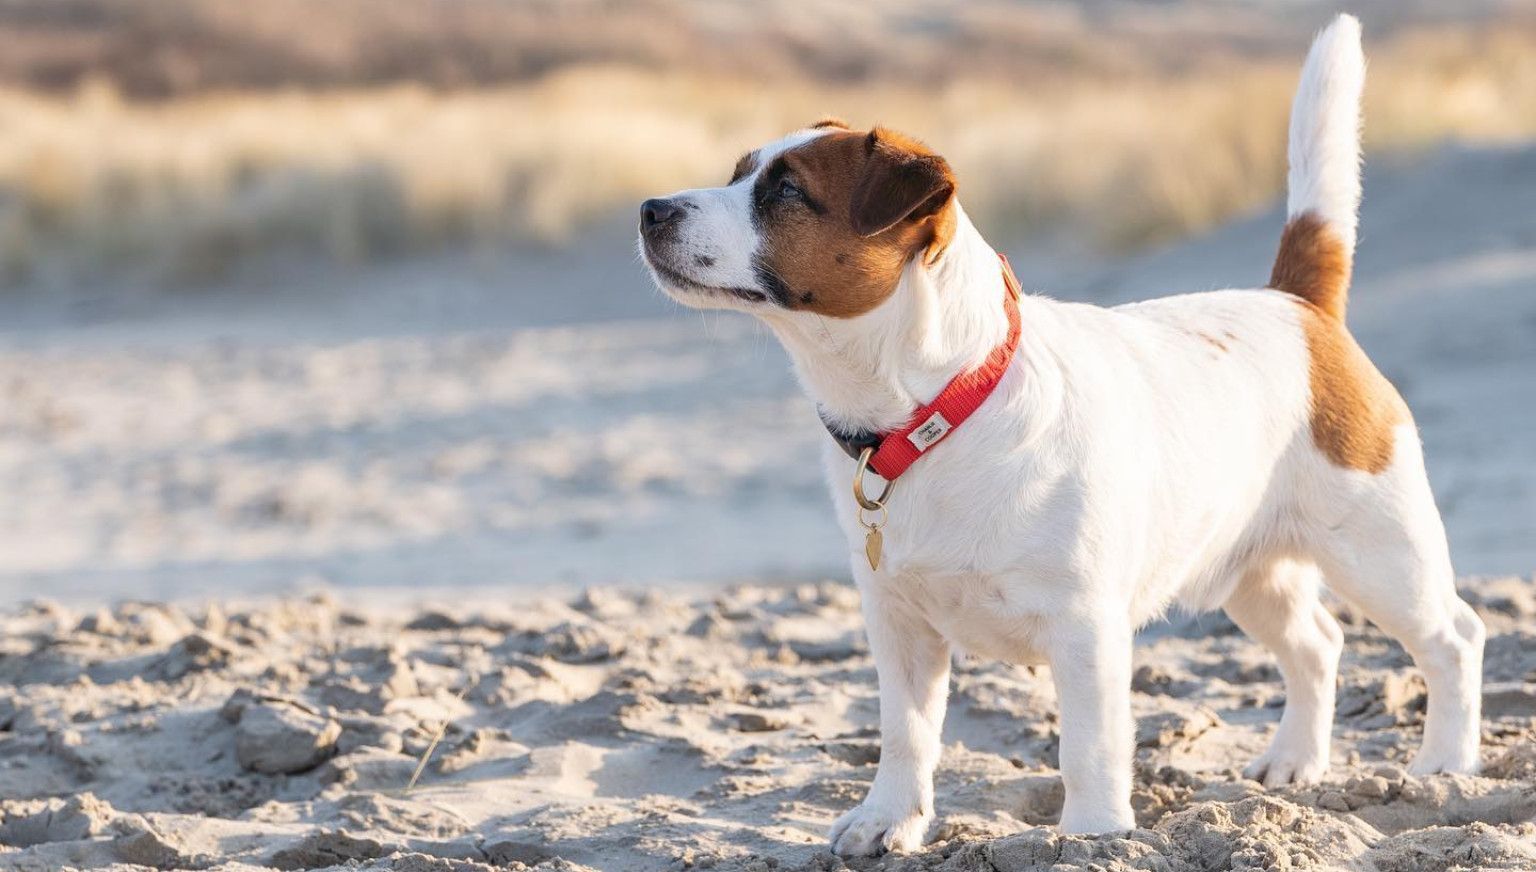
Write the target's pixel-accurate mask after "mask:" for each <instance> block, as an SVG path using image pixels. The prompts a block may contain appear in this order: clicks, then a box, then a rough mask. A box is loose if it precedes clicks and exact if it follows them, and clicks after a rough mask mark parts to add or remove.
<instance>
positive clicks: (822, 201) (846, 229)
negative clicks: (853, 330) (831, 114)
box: [755, 128, 955, 318]
mask: <svg viewBox="0 0 1536 872" xmlns="http://www.w3.org/2000/svg"><path fill="white" fill-rule="evenodd" d="M784 178H788V179H789V180H790V181H791V182H792V183H793V184H794V185H795V186H796V187H797V188H799V189H800V190H801V191H803V193H804V196H803V198H800V199H798V200H796V201H793V202H775V201H773V199H772V197H773V193H774V189H775V186H777V185H778V184H779V182H780V180H782V179H784ZM758 184H759V186H760V190H759V191H758V192H757V193H756V195H755V196H758V197H760V198H761V200H760V202H759V204H758V206H757V207H756V208H757V222H758V226H759V232H760V233H761V237H762V239H763V247H762V251H761V253H760V254H759V255H758V258H757V261H758V270H759V274H760V275H761V276H762V278H763V282H764V284H765V285H768V286H770V287H772V288H773V289H774V291H775V297H776V298H777V299H778V300H779V301H780V302H781V303H782V304H783V305H785V306H787V307H789V308H792V309H802V310H806V311H811V312H817V313H819V314H822V315H827V316H830V317H833V318H852V317H855V316H858V315H862V314H864V313H865V312H868V311H870V310H871V309H874V308H875V307H876V306H878V305H880V304H881V303H882V302H884V301H885V299H886V298H887V297H889V296H890V295H891V293H892V292H893V291H895V289H896V285H897V283H898V281H899V280H900V278H901V272H902V270H903V269H904V268H905V267H906V264H907V262H908V261H909V260H911V259H912V258H913V257H914V256H922V257H925V258H928V259H930V260H931V259H932V258H934V257H936V256H937V255H938V254H939V253H940V252H942V250H943V248H944V246H946V245H947V244H948V243H949V240H950V239H951V238H953V235H954V221H955V217H954V209H953V207H952V204H953V194H954V187H955V182H954V176H953V174H951V173H950V171H949V166H948V164H946V163H945V162H944V159H943V158H941V157H939V156H938V155H936V154H934V153H933V152H932V151H930V150H929V149H927V148H926V147H925V146H923V145H922V144H921V143H919V142H917V141H916V140H912V139H908V138H907V137H904V136H901V135H900V134H896V133H892V132H890V131H886V130H881V129H876V130H875V131H872V132H870V133H859V132H854V131H849V130H842V129H838V128H833V129H832V130H831V132H828V133H826V134H823V135H822V136H819V137H817V138H815V139H813V140H811V141H810V142H807V143H806V144H804V145H801V146H798V147H796V148H793V149H790V150H789V151H786V152H784V153H783V154H782V155H780V156H779V157H778V158H776V159H775V160H774V162H773V163H771V164H770V165H769V166H768V167H766V168H765V169H764V170H763V173H762V175H761V176H760V177H759V182H758Z"/></svg>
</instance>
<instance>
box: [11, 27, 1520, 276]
mask: <svg viewBox="0 0 1536 872" xmlns="http://www.w3.org/2000/svg"><path fill="white" fill-rule="evenodd" d="M1365 5H1366V9H1365V13H1366V15H1365V18H1366V27H1367V34H1368V37H1370V38H1371V44H1370V45H1368V52H1369V53H1370V58H1371V73H1370V83H1369V86H1368V93H1367V108H1366V115H1367V125H1366V135H1367V144H1368V148H1370V149H1371V150H1373V151H1376V152H1383V151H1394V150H1403V149H1418V148H1423V147H1426V146H1429V145H1432V144H1434V143H1437V142H1441V141H1444V140H1447V139H1459V140H1466V141H1479V142H1480V141H1505V140H1512V139H1521V138H1528V137H1531V136H1533V135H1536V16H1533V15H1532V14H1531V9H1530V7H1529V6H1526V5H1521V4H1514V5H1510V4H1495V3H1486V4H1484V3H1476V2H1469V3H1468V4H1466V5H1465V6H1464V7H1460V8H1458V10H1457V18H1456V20H1454V21H1446V20H1442V19H1444V18H1445V17H1446V16H1445V15H1444V12H1443V10H1439V7H1437V6H1435V5H1433V4H1426V5H1425V6H1423V7H1420V6H1417V5H1415V4H1411V3H1384V2H1376V3H1367V4H1365ZM1287 10H1289V12H1288V13H1287V14H1282V13H1286V11H1287ZM1437 10H1438V11H1437ZM1312 11H1313V12H1315V13H1316V14H1315V15H1313V16H1312V17H1310V18H1309V17H1307V16H1306V15H1299V14H1296V13H1295V7H1294V5H1293V4H1285V3H1256V4H1210V3H1200V2H1183V3H1169V4H1152V5H1148V4H1140V3H1127V2H1108V0H1106V2H1082V3H1062V2H1054V3H1052V2H1043V0H1040V2H1023V3H1004V2H978V3H969V4H962V3H958V2H948V3H946V2H937V3H935V2H929V3H921V4H920V3H915V2H914V3H910V4H909V3H905V2H901V0H883V2H878V3H873V4H866V3H854V2H851V0H848V2H832V3H826V4H818V5H814V6H811V5H807V4H795V3H788V2H762V3H750V2H748V0H720V2H706V0H677V2H661V0H640V2H632V3H609V2H597V0H547V2H531V0H530V2H492V0H390V2H379V0H328V2H324V3H320V2H314V0H259V2H251V0H196V2H193V0H33V2H16V0H0V282H6V283H36V282H41V283H44V284H47V283H54V282H59V281H69V280H74V279H76V278H79V277H82V276H84V277H89V276H92V275H99V274H101V273H102V272H104V271H111V270H122V269H133V270H139V271H141V272H144V273H145V274H148V275H151V276H154V277H155V278H156V279H157V280H160V279H167V280H174V281H190V282H201V281H208V280H213V279H216V278H217V277H218V276H219V275H220V274H222V273H223V272H225V271H227V270H228V269H230V268H231V267H233V266H235V265H237V264H240V263H243V262H246V261H249V260H252V259H258V258H262V257H271V256H275V255H279V256H295V255H296V256H317V257H324V258H330V259H336V260H341V261H349V262H355V261H364V260H370V259H374V258H378V257H385V256H393V255H400V254H405V253H409V252H413V251H418V250H422V249H426V248H432V247H441V246H446V245H463V244H485V245H501V244H505V243H507V242H510V241H519V242H527V241H532V242H536V243H543V244H559V243H561V242H562V241H565V240H567V239H569V238H571V235H572V234H573V233H575V232H577V231H578V230H579V229H580V228H581V227H582V226H583V225H585V224H587V223H589V222H591V221H594V220H598V219H601V218H603V217H605V216H607V215H611V214H614V213H616V212H620V211H624V212H627V211H628V209H629V208H630V206H631V204H633V203H634V202H636V201H637V200H639V199H641V198H643V197H645V196H649V195H653V194H656V193H661V192H666V191H669V190H673V189H676V188H679V187H691V186H697V185H704V184H716V183H722V182H723V181H724V180H725V177H726V176H727V175H728V174H729V170H730V167H731V165H732V163H733V162H734V160H735V158H736V156H737V155H738V154H739V153H740V152H742V151H744V150H746V149H748V148H750V147H753V146H755V145H757V144H760V143H761V142H763V141H765V140H767V139H769V138H771V137H774V136H777V135H780V134H782V133H783V132H785V131H786V130H789V129H793V128H795V127H798V126H801V125H803V124H805V123H808V122H810V121H812V120H814V119H815V118H817V117H819V116H821V115H823V114H827V113H831V114H837V115H840V116H843V117H845V118H847V119H848V120H849V121H850V122H853V123H855V124H858V125H868V124H872V123H876V122H878V123H883V124H887V125H890V126H894V127H898V128H901V129H904V130H907V131H909V132H911V133H914V134H916V135H918V136H920V137H922V138H924V139H926V140H928V141H929V142H930V143H932V144H933V145H934V146H935V147H936V148H938V149H939V150H941V151H942V152H943V153H945V154H946V155H947V156H948V157H949V158H950V160H951V161H952V162H953V163H954V164H955V165H956V167H957V169H958V171H959V173H960V178H961V180H962V197H963V199H964V200H965V202H966V203H967V207H968V209H969V210H970V211H971V212H972V213H973V214H974V215H975V216H976V217H977V218H978V220H979V221H980V222H981V223H982V226H983V227H984V228H985V229H988V230H989V231H991V232H992V233H993V235H994V236H1002V237H1004V238H1008V237H1010V236H1018V235H1022V234H1032V233H1072V234H1083V235H1086V236H1089V237H1091V238H1092V239H1094V240H1096V241H1097V243H1099V244H1100V245H1102V246H1104V247H1106V248H1108V249H1112V250H1126V249H1131V248H1135V247H1138V246H1144V245H1147V244H1151V243H1155V242H1160V241H1164V240H1167V239H1171V238H1174V237H1177V236H1179V235H1182V234H1187V233H1190V232H1193V231H1198V230H1201V229H1204V228H1207V227H1209V226H1211V225H1213V224H1215V223H1218V222H1220V221H1222V220H1224V219H1226V218H1228V217H1230V216H1231V215H1233V214H1234V213H1238V212H1241V211H1243V210H1246V209H1250V208H1253V207H1255V206H1257V205H1259V204H1261V203H1263V202H1265V201H1266V200H1268V199H1269V198H1271V197H1273V196H1274V195H1275V194H1276V193H1277V192H1278V191H1279V190H1280V189H1281V187H1282V186H1283V179H1284V150H1285V136H1284V127H1285V116H1286V111H1287V108H1288V104H1289V99H1290V95H1291V90H1292V87H1293V85H1294V79H1295V75H1296V71H1297V69H1298V68H1299V64H1300V60H1301V52H1302V51H1303V50H1304V47H1305V44H1306V40H1307V38H1308V36H1309V35H1310V33H1311V32H1312V30H1313V29H1314V28H1315V27H1316V26H1317V25H1318V24H1320V23H1321V22H1322V21H1323V20H1324V19H1325V17H1326V14H1325V11H1324V10H1312Z"/></svg>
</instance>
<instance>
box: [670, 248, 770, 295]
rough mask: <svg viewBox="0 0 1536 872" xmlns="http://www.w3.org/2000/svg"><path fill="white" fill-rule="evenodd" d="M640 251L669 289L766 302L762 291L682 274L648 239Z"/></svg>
mask: <svg viewBox="0 0 1536 872" xmlns="http://www.w3.org/2000/svg"><path fill="white" fill-rule="evenodd" d="M642 253H643V254H644V255H645V263H646V266H649V267H650V268H651V272H653V273H655V274H656V278H657V279H658V280H659V281H660V282H661V284H662V285H664V286H666V287H668V288H670V289H673V290H679V291H686V292H688V293H690V294H700V295H704V296H725V297H730V298H733V299H737V300H741V301H743V302H747V303H766V302H768V295H767V294H765V293H763V292H762V291H758V290H754V289H752V288H738V287H721V286H719V285H709V284H705V283H704V282H700V281H696V280H694V279H692V278H689V277H688V276H685V275H683V274H682V273H680V272H678V271H677V270H676V269H673V268H672V267H671V266H668V265H667V263H666V261H664V260H663V259H662V257H661V256H660V255H658V254H657V253H656V252H655V251H653V250H652V249H651V244H650V242H649V241H647V242H646V243H645V245H644V246H643V248H642Z"/></svg>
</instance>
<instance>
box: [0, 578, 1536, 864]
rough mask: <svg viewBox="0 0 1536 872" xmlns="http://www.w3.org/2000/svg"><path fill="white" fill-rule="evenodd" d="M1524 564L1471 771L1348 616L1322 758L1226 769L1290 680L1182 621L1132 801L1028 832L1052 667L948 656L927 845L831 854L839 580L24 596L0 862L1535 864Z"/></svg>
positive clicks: (6, 639) (843, 633)
mask: <svg viewBox="0 0 1536 872" xmlns="http://www.w3.org/2000/svg"><path fill="white" fill-rule="evenodd" d="M1525 586H1526V583H1523V582H1512V581H1508V580H1495V581H1488V582H1477V583H1475V584H1473V585H1472V586H1471V587H1470V588H1469V598H1470V599H1471V600H1472V601H1474V602H1476V603H1477V604H1478V608H1479V610H1480V611H1482V612H1483V614H1484V615H1485V617H1487V619H1488V621H1489V624H1490V626H1491V627H1492V628H1493V634H1494V635H1493V638H1492V639H1491V640H1490V644H1489V658H1488V676H1489V681H1490V684H1489V689H1488V694H1487V709H1488V719H1487V722H1486V725H1485V735H1486V736H1487V738H1488V743H1489V748H1488V751H1487V755H1486V759H1487V761H1488V767H1487V771H1486V773H1485V775H1484V776H1482V777H1465V776H1438V777H1433V778H1424V779H1420V778H1414V777H1410V776H1408V775H1407V774H1406V772H1405V770H1404V764H1405V762H1406V760H1407V758H1408V757H1409V756H1410V755H1411V753H1412V751H1413V749H1414V748H1415V747H1416V745H1417V741H1418V733H1419V731H1420V730H1421V729H1422V719H1423V706H1424V695H1423V686H1422V682H1420V681H1419V680H1418V679H1417V678H1416V677H1414V676H1413V675H1412V674H1411V672H1410V671H1408V670H1407V669H1406V663H1407V661H1406V659H1405V657H1404V656H1403V654H1402V652H1401V651H1400V650H1399V649H1398V648H1397V647H1396V646H1395V645H1393V644H1392V643H1390V642H1388V641H1387V640H1385V639H1384V638H1383V637H1382V636H1380V635H1379V634H1377V633H1376V632H1374V631H1373V630H1371V629H1369V628H1368V627H1365V626H1363V625H1361V624H1360V623H1359V622H1358V621H1348V620H1347V621H1346V626H1347V628H1348V630H1347V631H1348V633H1349V636H1350V644H1349V646H1348V648H1347V653H1346V658H1345V664H1344V668H1343V670H1342V673H1341V676H1340V718H1339V723H1338V726H1337V728H1336V736H1337V739H1338V742H1337V744H1336V746H1335V761H1334V764H1335V765H1334V767H1333V769H1332V770H1331V772H1330V773H1329V779H1328V781H1327V782H1326V783H1324V784H1321V785H1313V786H1308V787H1297V788H1291V789H1287V790H1281V791H1268V792H1267V791H1265V790H1263V789H1262V788H1261V787H1260V786H1259V785H1257V784H1255V783H1253V782H1249V781H1245V780H1243V779H1242V778H1241V777H1240V775H1239V774H1238V770H1239V769H1240V768H1241V766H1242V765H1243V764H1244V763H1245V762H1247V760H1248V759H1249V758H1250V757H1251V756H1253V755H1254V754H1256V753H1258V752H1259V751H1260V750H1261V749H1262V748H1263V746H1264V743H1265V741H1266V739H1267V736H1268V734H1269V733H1270V732H1271V731H1272V730H1273V728H1274V725H1275V723H1276V721H1277V720H1278V717H1279V712H1280V703H1281V701H1282V694H1281V688H1280V685H1279V681H1278V678H1277V676H1276V674H1275V671H1274V669H1273V668H1272V667H1271V666H1270V665H1269V660H1268V658H1267V656H1266V655H1265V654H1264V652H1263V651H1262V650H1260V649H1259V648H1257V647H1256V646H1255V645H1253V644H1252V643H1251V642H1249V641H1248V640H1247V639H1246V638H1245V637H1243V636H1242V635H1241V634H1239V633H1236V632H1235V630H1234V629H1233V628H1232V627H1231V625H1230V624H1229V623H1228V622H1226V621H1224V620H1222V619H1220V618H1219V617H1206V618H1203V619H1201V620H1199V621H1188V622H1184V623H1183V624H1180V625H1175V626H1168V627H1163V628H1162V629H1160V630H1159V631H1158V632H1157V633H1155V634H1149V635H1148V636H1147V638H1145V639H1144V641H1143V643H1142V645H1141V646H1140V648H1139V649H1138V655H1137V660H1138V669H1137V672H1136V680H1135V688H1136V692H1135V695H1134V705H1135V709H1136V714H1137V716H1138V719H1139V729H1138V732H1137V743H1138V749H1137V759H1138V772H1137V778H1136V785H1135V793H1134V796H1133V804H1134V807H1135V809H1136V813H1137V821H1138V824H1139V825H1140V826H1141V829H1138V830H1135V831H1133V832H1132V833H1130V834H1126V835H1122V836H1120V837H1113V838H1111V837H1105V838H1080V837H1069V836H1062V835H1059V834H1057V833H1056V832H1055V831H1054V830H1052V829H1050V828H1049V826H1048V825H1049V824H1051V823H1052V822H1054V821H1055V819H1056V817H1057V815H1059V813H1060V808H1061V800H1062V792H1061V782H1060V778H1059V774H1058V773H1057V772H1056V770H1055V769H1054V766H1055V758H1056V742H1057V738H1056V736H1057V733H1056V719H1055V714H1054V692H1053V690H1052V687H1051V682H1050V676H1049V673H1048V672H1046V671H1045V670H1032V669H1025V668H1014V667H1007V666H1001V665H997V664H992V663H986V662H980V661H964V662H961V663H959V664H957V668H956V671H955V682H954V691H953V694H952V697H951V701H952V704H951V713H950V717H949V720H948V723H947V725H946V732H945V743H946V751H945V757H944V762H943V765H942V767H941V769H940V771H939V775H938V794H939V801H938V810H939V815H940V818H939V820H938V821H937V822H936V824H935V826H934V829H933V831H932V832H931V833H930V844H929V845H928V846H927V847H926V848H925V849H924V851H923V852H921V853H918V854H914V855H911V856H904V857H884V858H875V859H868V860H858V861H849V862H844V861H842V860H839V859H836V858H833V857H830V856H829V855H827V854H826V852H825V851H826V849H825V843H824V840H823V833H824V832H825V830H826V827H827V826H828V825H829V824H830V822H831V821H832V820H833V819H834V818H835V817H836V816H837V815H838V814H839V813H841V812H842V811H844V810H845V809H847V808H848V807H849V806H851V805H852V804H854V803H856V802H858V800H859V799H860V798H861V797H862V796H863V794H864V791H865V790H866V789H867V785H868V782H869V780H870V778H871V777H872V776H873V774H874V771H875V765H876V763H877V762H878V759H879V745H878V739H877V734H876V730H875V725H876V722H877V718H878V711H877V697H876V693H875V676H874V669H873V665H872V663H871V660H870V657H869V655H868V652H867V649H866V647H865V644H864V640H863V635H862V631H861V629H860V624H859V616H858V598H857V595H856V594H855V593H854V592H852V591H851V590H849V589H847V588H846V587H842V586H837V585H832V584H824V585H816V586H805V587H800V588H792V589H791V588H778V589H770V588H751V587H747V588H737V589H732V590H729V591H726V592H722V593H719V594H717V595H713V596H704V597H687V596H681V595H668V594H663V593H658V592H656V591H637V592H625V591H613V590H594V591H590V592H588V593H586V594H584V595H582V596H580V597H578V598H576V599H575V600H574V601H571V602H560V601H555V600H551V599H540V600H533V601H526V602H510V601H509V602H507V603H505V604H497V603H490V602H484V603H474V604H464V603H459V604H454V605H450V606H432V607H422V608H419V609H404V610H398V611H387V610H385V609H383V608H382V607H376V606H369V607H364V606H361V605H351V604H346V603H342V602H339V601H338V600H336V599H334V598H329V597H324V596H321V597H316V598H312V599H307V600H288V601H277V602H268V603H263V604H259V605H255V606H248V607H239V608H235V607H228V606H208V607H202V608H185V607H177V606H170V605H164V604H147V603H128V604H123V605H121V606H118V607H116V608H113V609H110V610H94V611H87V612H81V613H76V612H73V611H71V610H69V609H66V608H64V607H61V606H57V605H50V604H47V603H38V604H33V605H29V606H26V607H23V608H19V609H16V610H14V611H12V612H10V613H8V614H5V615H4V616H3V617H0V621H3V628H0V629H3V632H0V639H3V643H0V644H3V649H0V683H3V685H0V686H3V688H4V689H0V796H3V797H5V798H4V799H0V868H16V869H37V870H44V869H60V868H120V869H128V868H159V869H217V868H227V869H252V868H275V869H321V868H334V867H346V868H362V869H380V870H384V869H389V870H412V872H471V870H486V869H492V868H511V869H519V868H525V869H526V868H533V869H540V870H580V869H600V870H610V869H611V870H653V869H654V870H663V869H665V870H674V869H692V868H701V869H703V868H713V869H722V870H742V872H746V870H833V869H844V868H852V869H861V870H864V869H883V870H948V872H962V870H977V872H982V870H986V872H994V870H996V872H1015V870H1037V869H1038V870H1046V869H1053V870H1064V869H1099V870H1112V872H1126V870H1148V872H1152V870H1157V872H1195V870H1200V872H1207V870H1226V869H1266V870H1303V869H1368V870H1375V872H1410V870H1413V872H1417V870H1440V869H1446V870H1449V869H1470V868H1479V869H1483V868H1486V869H1532V868H1536V822H1533V821H1536V751H1533V750H1532V749H1533V748H1536V692H1533V691H1536V684H1533V683H1532V682H1533V681H1536V646H1533V645H1531V644H1529V642H1530V634H1529V631H1528V630H1529V618H1530V616H1531V612H1530V599H1529V597H1525V596H1523V591H1524V588H1525ZM1345 617H1346V619H1347V618H1348V617H1349V616H1348V615H1346V616H1345ZM1522 627H1524V628H1526V629H1522ZM445 724H446V729H443V727H444V725H445ZM440 729H441V730H442V736H441V740H440V741H439V742H438V744H437V745H436V747H435V748H434V749H433V752H432V754H431V757H430V761H429V763H428V765H427V766H426V768H425V770H424V772H423V774H422V777H421V781H420V784H419V785H418V786H417V787H416V788H415V789H412V790H409V791H407V790H406V789H405V786H406V784H407V783H408V782H409V780H410V778H411V775H412V772H413V771H414V769H415V767H416V762H417V760H418V759H419V758H420V756H421V755H422V754H423V753H424V752H425V751H426V750H427V748H428V747H429V745H431V744H432V742H433V739H434V737H436V736H437V735H438V733H439V730H440Z"/></svg>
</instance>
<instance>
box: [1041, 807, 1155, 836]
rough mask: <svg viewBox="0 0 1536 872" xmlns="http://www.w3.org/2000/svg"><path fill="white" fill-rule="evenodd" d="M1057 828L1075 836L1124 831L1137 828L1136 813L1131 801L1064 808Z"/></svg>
mask: <svg viewBox="0 0 1536 872" xmlns="http://www.w3.org/2000/svg"><path fill="white" fill-rule="evenodd" d="M1057 828H1058V829H1060V830H1061V831H1062V832H1063V833H1066V834H1069V835H1075V836H1101V835H1103V834H1105V833H1123V832H1126V831H1127V830H1134V829H1136V815H1135V814H1133V813H1132V812H1131V804H1130V803H1129V802H1122V803H1119V804H1118V805H1115V806H1099V807H1078V808H1063V809H1062V810H1061V823H1060V824H1059V825H1058V827H1057Z"/></svg>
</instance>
